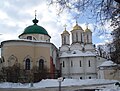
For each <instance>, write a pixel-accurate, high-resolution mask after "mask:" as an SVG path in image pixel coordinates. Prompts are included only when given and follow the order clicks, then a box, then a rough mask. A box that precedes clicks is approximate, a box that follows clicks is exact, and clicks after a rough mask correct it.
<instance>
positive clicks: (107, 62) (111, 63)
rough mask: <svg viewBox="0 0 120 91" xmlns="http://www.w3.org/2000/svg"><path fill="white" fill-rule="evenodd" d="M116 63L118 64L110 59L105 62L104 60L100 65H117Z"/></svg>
mask: <svg viewBox="0 0 120 91" xmlns="http://www.w3.org/2000/svg"><path fill="white" fill-rule="evenodd" d="M115 65H117V64H116V63H114V62H113V61H111V60H109V61H105V62H103V63H102V64H101V65H100V67H101V66H102V67H103V66H115Z"/></svg>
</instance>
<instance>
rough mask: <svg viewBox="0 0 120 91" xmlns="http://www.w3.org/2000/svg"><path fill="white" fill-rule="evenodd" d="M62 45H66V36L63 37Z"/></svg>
mask: <svg viewBox="0 0 120 91" xmlns="http://www.w3.org/2000/svg"><path fill="white" fill-rule="evenodd" d="M64 44H66V36H64Z"/></svg>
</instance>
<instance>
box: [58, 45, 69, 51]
mask: <svg viewBox="0 0 120 91" xmlns="http://www.w3.org/2000/svg"><path fill="white" fill-rule="evenodd" d="M68 50H69V46H68V45H63V46H61V47H60V52H63V51H68Z"/></svg>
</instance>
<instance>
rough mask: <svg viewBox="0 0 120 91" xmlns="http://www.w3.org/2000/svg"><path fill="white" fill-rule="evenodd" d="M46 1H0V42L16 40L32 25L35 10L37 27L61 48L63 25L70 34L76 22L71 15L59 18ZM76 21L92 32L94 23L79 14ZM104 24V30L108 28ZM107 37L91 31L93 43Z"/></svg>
mask: <svg viewBox="0 0 120 91" xmlns="http://www.w3.org/2000/svg"><path fill="white" fill-rule="evenodd" d="M47 1H48V0H0V34H1V35H0V42H1V41H4V40H9V39H18V36H19V35H20V34H21V33H22V32H23V31H24V29H25V28H26V27H27V26H29V25H32V24H33V23H32V20H33V19H34V17H35V10H37V19H38V20H39V23H38V25H40V26H42V27H44V28H45V29H46V30H47V32H48V33H49V35H50V36H51V42H52V43H54V44H55V45H56V46H57V47H60V46H61V33H62V32H63V31H64V25H65V24H66V25H67V30H68V31H69V32H70V31H71V30H72V28H73V26H74V25H75V22H76V20H75V19H74V18H73V14H69V13H68V12H66V11H65V12H63V13H62V14H61V15H60V16H58V15H57V10H56V7H55V6H49V5H48V3H47ZM81 15H82V16H81V18H79V19H78V24H79V25H80V26H81V27H82V28H83V29H85V28H86V23H89V25H88V26H89V28H90V29H91V30H92V31H93V24H94V22H93V21H91V20H88V19H87V18H86V17H84V14H81ZM108 27H109V26H108V23H106V28H107V29H108V30H110V28H108ZM107 38H109V36H106V35H105V36H104V35H100V36H98V35H97V34H96V32H94V31H93V43H94V44H98V43H104V42H106V41H108V39H107Z"/></svg>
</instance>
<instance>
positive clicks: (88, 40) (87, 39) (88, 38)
mask: <svg viewBox="0 0 120 91" xmlns="http://www.w3.org/2000/svg"><path fill="white" fill-rule="evenodd" d="M87 43H89V36H88V35H87Z"/></svg>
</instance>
